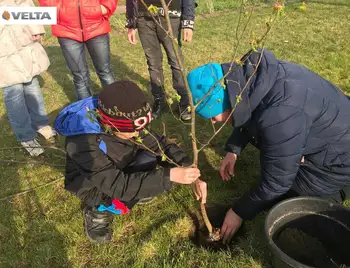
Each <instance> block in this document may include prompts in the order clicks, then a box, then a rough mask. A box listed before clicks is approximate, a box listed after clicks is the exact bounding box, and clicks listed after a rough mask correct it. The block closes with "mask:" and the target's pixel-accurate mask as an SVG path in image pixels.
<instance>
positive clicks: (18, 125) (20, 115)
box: [2, 77, 49, 142]
mask: <svg viewBox="0 0 350 268" xmlns="http://www.w3.org/2000/svg"><path fill="white" fill-rule="evenodd" d="M2 91H3V95H4V102H5V106H6V110H7V115H8V118H9V121H10V123H11V126H12V129H13V132H14V133H15V135H16V137H17V139H18V140H19V141H22V142H24V141H30V140H33V139H34V138H35V136H36V131H37V130H38V129H40V128H42V127H44V126H47V125H48V124H49V120H48V118H47V114H46V111H45V105H44V98H43V95H42V92H41V89H40V85H39V81H38V79H37V78H36V77H34V78H33V79H32V81H31V82H29V83H23V84H16V85H12V86H8V87H5V88H3V90H2Z"/></svg>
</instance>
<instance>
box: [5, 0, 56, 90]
mask: <svg viewBox="0 0 350 268" xmlns="http://www.w3.org/2000/svg"><path fill="white" fill-rule="evenodd" d="M0 6H34V4H33V2H32V0H2V1H0ZM44 33H45V29H44V27H43V26H41V25H3V24H0V70H1V72H0V88H3V87H7V86H12V85H15V84H20V83H26V82H30V81H31V80H32V78H33V77H34V76H36V75H39V74H40V73H42V72H44V71H46V70H47V68H48V67H49V65H50V61H49V58H48V56H47V54H46V52H45V50H44V48H43V46H42V45H41V44H40V43H39V42H37V41H34V39H33V35H38V34H44Z"/></svg>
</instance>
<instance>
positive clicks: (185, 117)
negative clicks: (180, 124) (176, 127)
mask: <svg viewBox="0 0 350 268" xmlns="http://www.w3.org/2000/svg"><path fill="white" fill-rule="evenodd" d="M180 117H181V120H182V121H189V120H191V119H192V115H191V111H189V109H187V108H181V109H180Z"/></svg>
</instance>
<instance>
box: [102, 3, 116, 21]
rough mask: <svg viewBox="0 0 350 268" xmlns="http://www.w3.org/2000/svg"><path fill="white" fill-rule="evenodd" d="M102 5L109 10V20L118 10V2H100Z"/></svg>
mask: <svg viewBox="0 0 350 268" xmlns="http://www.w3.org/2000/svg"><path fill="white" fill-rule="evenodd" d="M100 4H101V5H103V6H104V7H105V8H107V10H108V13H107V15H105V16H107V18H110V17H111V16H112V15H113V13H114V11H115V10H116V8H117V4H118V0H100Z"/></svg>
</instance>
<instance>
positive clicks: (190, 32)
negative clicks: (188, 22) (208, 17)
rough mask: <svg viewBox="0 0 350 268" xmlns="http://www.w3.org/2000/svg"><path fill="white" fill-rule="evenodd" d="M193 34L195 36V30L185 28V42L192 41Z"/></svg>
mask: <svg viewBox="0 0 350 268" xmlns="http://www.w3.org/2000/svg"><path fill="white" fill-rule="evenodd" d="M192 36H193V30H192V29H189V28H185V29H184V41H185V42H188V43H190V42H192Z"/></svg>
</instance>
